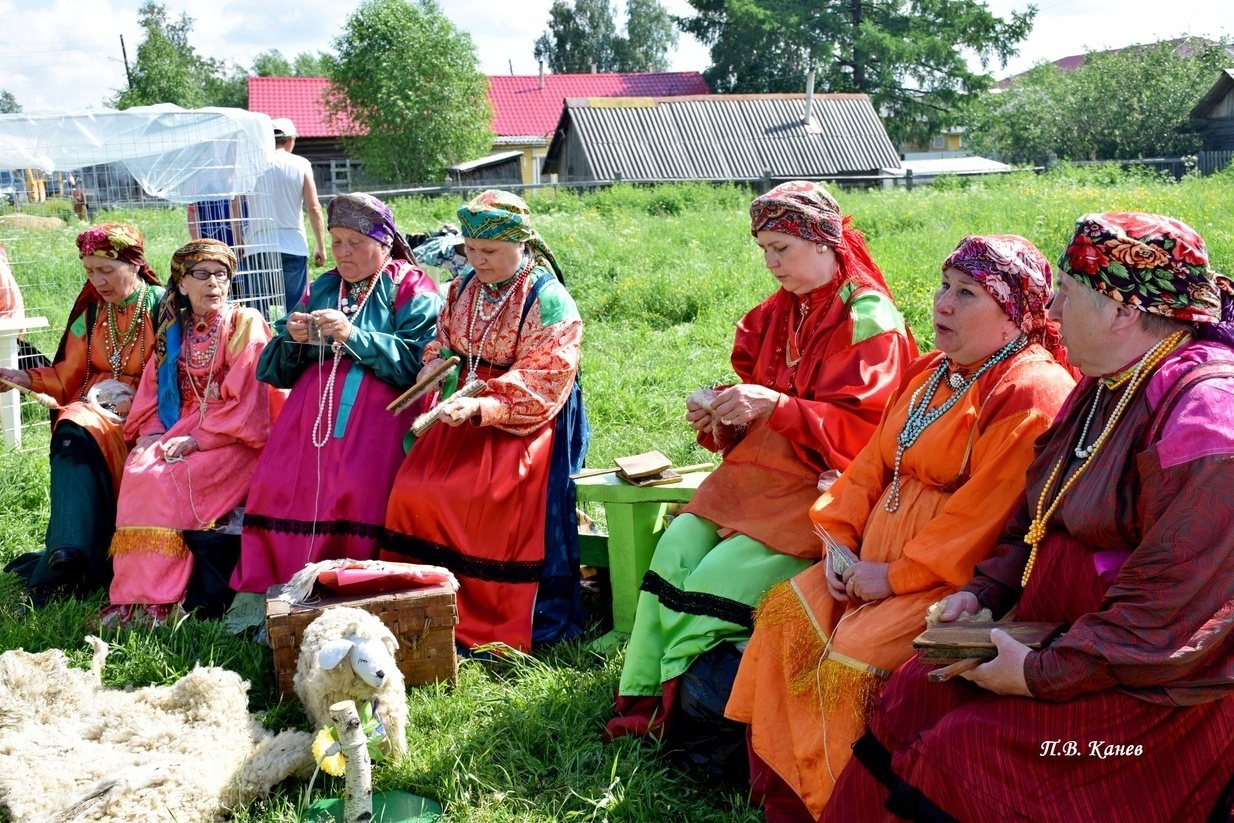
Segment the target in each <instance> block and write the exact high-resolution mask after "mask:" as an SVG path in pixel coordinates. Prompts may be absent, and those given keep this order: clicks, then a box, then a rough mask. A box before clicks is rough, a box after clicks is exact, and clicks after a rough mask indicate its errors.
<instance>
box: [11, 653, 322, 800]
mask: <svg viewBox="0 0 1234 823" xmlns="http://www.w3.org/2000/svg"><path fill="white" fill-rule="evenodd" d="M86 640H87V641H88V642H89V643H90V645H91V646H92V647H93V648H94V660H93V663H92V666H91V669H90V671H83V670H81V669H75V668H72V667H70V666H69V665H68V660H67V658H66V657H65V655H64V652H62V651H60V650H59V649H52V650H49V651H45V652H40V653H38V654H30V653H28V652H25V651H22V650H21V649H16V650H13V651H8V652H5V653H4V654H0V804H3V805H4V806H6V807H7V808H8V810H9V812H10V814H11V815H12V819H13V820H14V821H32V823H33V822H34V821H53V820H54V821H94V820H123V821H126V822H127V823H146V822H147V821H150V822H151V823H152V822H153V821H177V823H190V821H214V820H218V819H220V818H221V817H222V816H223V814H225V813H226V811H227V810H229V809H234V808H238V807H240V806H243V805H245V804H247V803H249V802H251V801H252V800H253V799H254V798H256V797H258V796H261V795H264V794H265V793H267V792H268V791H269V790H270V789H271V788H272V787H273V786H274V785H275V784H276V783H278V782H280V781H282V780H283V779H284V778H286V777H288V776H289V775H291V774H292V773H293V772H295V771H297V770H299V769H301V768H303V767H305V766H308V765H310V764H311V763H312V754H311V751H310V745H311V742H312V736H311V735H309V734H307V733H305V732H299V731H284V732H280V733H278V734H274V733H273V732H268V731H266V730H264V729H262V727H261V724H260V723H259V722H258V721H257V720H256V718H254V717H253V716H252V715H250V714H249V712H248V698H247V696H246V694H247V692H248V683H247V682H246V681H244V680H242V679H241V678H240V676H239V675H238V674H236V673H235V672H232V671H228V670H226V669H220V668H204V667H202V666H198V667H196V668H195V669H193V671H191V672H189V673H188V674H187V675H185V676H184V677H182V678H181V679H180V680H179V681H178V682H176V683H174V684H172V685H170V686H149V687H146V688H142V689H135V690H133V691H121V690H117V689H105V688H103V686H102V684H101V680H100V674H101V672H102V669H103V661H104V659H105V658H106V656H107V645H106V644H105V643H104V642H103V641H101V640H99V639H98V638H95V637H87V638H86Z"/></svg>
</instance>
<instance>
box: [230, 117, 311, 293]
mask: <svg viewBox="0 0 1234 823" xmlns="http://www.w3.org/2000/svg"><path fill="white" fill-rule="evenodd" d="M272 125H273V126H274V147H275V152H274V157H273V158H271V166H270V168H269V169H267V170H266V171H265V172H264V173H263V174H262V175H261V177H259V178H257V185H256V188H255V189H254V191H253V194H252V196H251V197H250V198H249V204H250V205H249V209H248V221H247V223H246V227H247V231H246V237H245V248H246V252H247V253H246V261H245V262H246V265H244V266H243V267H242V268H244V269H246V270H248V271H249V272H250V274H249V276H248V277H245V278H244V279H245V280H246V281H248V282H244V283H237V284H236V285H237V286H238V287H239V289H238V291H240V292H241V293H240V294H239V295H238V296H252V295H256V294H259V293H260V290H259V289H258V287H257V284H256V283H254V282H252V273H253V269H254V266H253V265H252V263H255V262H256V261H257V260H261V259H262V258H269V259H270V264H271V265H270V267H271V268H273V269H275V270H276V271H277V270H281V271H282V275H283V289H284V303H283V307H284V309H285V310H286V311H287V312H290V311H291V310H292V309H294V308H295V307H296V306H297V305H298V304H299V303H300V301H301V300H303V299H304V297H305V295H307V293H308V240H307V237H306V236H305V232H304V217H303V209H304V208H307V209H308V215H309V225H310V226H312V228H313V239H314V248H313V265H314V266H323V265H325V263H326V248H325V235H326V226H325V220H324V218H323V216H322V211H321V203H319V202H318V201H317V185H316V184H315V183H314V182H313V167H312V165H310V163H309V161H308V160H306V159H304V158H303V157H300V156H298V155H295V154H292V150H293V149H295V146H296V126H295V124H294V123H292V122H291V120H290V119H288V118H286V117H278V118H275V119H274V120H273V121H272ZM263 251H268V252H275V251H277V256H276V255H275V254H273V253H272V254H259V252H263ZM256 268H265V266H261V265H260V264H258V266H257V267H256ZM262 302H263V303H264V302H265V301H262Z"/></svg>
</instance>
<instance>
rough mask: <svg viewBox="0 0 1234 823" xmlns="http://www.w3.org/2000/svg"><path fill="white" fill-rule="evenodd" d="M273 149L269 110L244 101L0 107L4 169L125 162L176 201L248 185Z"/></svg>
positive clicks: (145, 185)
mask: <svg viewBox="0 0 1234 823" xmlns="http://www.w3.org/2000/svg"><path fill="white" fill-rule="evenodd" d="M273 152H274V131H273V128H272V127H271V125H270V118H269V117H268V116H267V115H265V114H261V113H260V112H252V111H244V110H243V109H223V108H206V109H182V108H180V107H179V106H173V105H171V104H161V105H157V106H140V107H137V108H131V109H125V110H124V111H102V112H83V113H80V114H50V115H27V114H4V115H0V169H28V168H32V169H41V170H42V171H44V172H47V173H51V172H56V171H72V170H76V169H80V168H83V167H86V166H96V165H101V164H104V163H122V164H123V165H124V166H125V168H127V169H128V171H129V173H130V174H131V175H132V176H133V179H135V180H136V181H137V182H138V183H139V184H140V185H141V188H142V189H143V190H144V191H145V192H146V194H148V195H150V196H151V197H158V198H162V199H164V200H170V201H172V202H175V203H192V202H194V201H198V200H205V199H210V198H218V197H230V196H233V195H238V194H246V193H248V192H251V191H252V190H253V187H254V185H255V184H256V182H257V177H258V176H259V175H260V174H261V173H262V172H264V171H265V170H266V169H267V168H269V167H270V159H269V158H270V155H271V154H272V153H273Z"/></svg>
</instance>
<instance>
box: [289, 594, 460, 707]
mask: <svg viewBox="0 0 1234 823" xmlns="http://www.w3.org/2000/svg"><path fill="white" fill-rule="evenodd" d="M280 591H282V586H271V587H270V590H269V591H268V592H266V634H267V635H268V636H269V638H270V648H271V650H273V652H274V674H275V679H276V681H277V685H278V690H279V694H280V695H282V696H283V697H284V698H288V699H294V698H295V696H296V694H295V690H294V689H293V686H292V683H293V680H294V678H295V675H296V659H297V657H298V656H299V654H300V641H301V639H302V638H303V637H304V630H305V629H306V628H308V625H309V623H312V622H313V620H314V619H316V618H317V616H318V615H320V614H321V613H322V611H323V610H325V609H328V608H330V607H331V606H354V607H355V608H358V609H364V610H365V611H367V612H369V613H371V614H375V615H377V616H378V617H380V618H381V621H382V622H383V623H385V624H386V627H387V628H389V629H390V631H391V632H392V633H393V634H394V637H395V639H396V640H398V652H397V653H396V655H395V658H396V660H397V661H398V667H399V671H401V672H402V673H403V679H404V680H405V681H406V682H407V685H408V686H416V685H420V684H422V683H436V682H440V681H442V680H449V681H450V682H454V681H455V680H457V678H458V660H457V658H456V657H455V653H454V624H455V623H457V622H458V610H457V608H456V606H455V603H454V592H453V591H451V590H450V587H449V586H444V585H442V586H430V587H426V588H423V589H415V590H413V591H405V592H391V593H387V594H373V595H364V596H353V597H343V596H340V595H336V594H331V593H328V592H326V593H323V594H321V596H320V597H319V598H318V599H317V602H316V603H314V604H313V605H311V606H303V605H301V606H292V605H291V604H289V603H286V602H284V601H282V600H279V599H278V595H279V592H280Z"/></svg>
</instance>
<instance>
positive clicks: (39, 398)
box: [0, 377, 61, 409]
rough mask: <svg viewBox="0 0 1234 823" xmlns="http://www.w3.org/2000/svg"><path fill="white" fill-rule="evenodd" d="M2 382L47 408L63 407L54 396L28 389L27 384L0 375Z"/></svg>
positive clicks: (0, 381)
mask: <svg viewBox="0 0 1234 823" xmlns="http://www.w3.org/2000/svg"><path fill="white" fill-rule="evenodd" d="M0 383H3V384H4V385H6V386H8V387H9V388H10V389H17V391H18V393H19V394H23V395H25V396H26V397H29V398H30V399H31V400H33V401H34V402H35V403H38V404H39V405H40V406H42V407H43V408H45V409H59V408H61V406H60V404H59V403H57V402H56V401H55V400H53V399H52V398H50V397H48V396H47V395H45V394H40V393H39V392H36V391H35V390H34V389H27V388H26V387H25V386H23V385H21V384H19V383H14V382H13V381H11V380H5V379H4V378H3V377H0Z"/></svg>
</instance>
